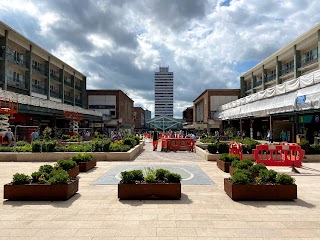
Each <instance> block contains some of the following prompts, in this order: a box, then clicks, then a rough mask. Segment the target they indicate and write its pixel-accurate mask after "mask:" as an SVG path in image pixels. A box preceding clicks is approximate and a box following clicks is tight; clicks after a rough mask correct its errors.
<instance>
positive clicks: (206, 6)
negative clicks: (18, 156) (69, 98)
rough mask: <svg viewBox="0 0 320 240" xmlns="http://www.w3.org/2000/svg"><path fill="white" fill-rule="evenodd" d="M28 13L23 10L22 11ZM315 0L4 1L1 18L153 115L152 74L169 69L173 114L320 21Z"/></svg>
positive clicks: (98, 85)
mask: <svg viewBox="0 0 320 240" xmlns="http://www.w3.org/2000/svg"><path fill="white" fill-rule="evenodd" d="M26 9H28V11H26ZM318 9H320V2H319V1H316V0H309V1H307V0H286V1H285V0H280V1H279V0H277V1H276V0H270V1H256V0H207V1H194V0H184V1H180V0H153V1H149V0H130V1H123V0H119V1H112V0H83V1H78V0H55V1H51V0H42V1H36V0H10V1H7V0H3V1H1V2H0V10H1V11H0V18H1V19H2V20H3V21H4V22H5V23H6V24H7V25H9V26H11V27H12V28H14V29H15V30H17V31H18V32H20V33H22V34H23V35H25V36H26V37H28V38H29V39H31V40H32V41H34V42H36V43H37V44H38V45H40V46H41V47H43V48H44V49H47V50H48V51H50V52H52V53H53V54H54V55H56V56H57V57H59V58H61V59H62V60H63V61H65V62H67V63H68V64H70V65H71V66H73V67H75V68H76V69H78V70H79V71H80V72H82V73H84V74H85V75H86V76H87V87H88V88H89V89H122V90H123V91H124V92H126V93H127V94H128V95H129V97H131V98H132V99H133V100H134V101H135V105H136V106H142V107H144V108H148V109H149V110H151V111H154V105H153V104H154V72H155V71H157V70H158V66H169V67H170V71H173V72H174V100H175V103H174V111H175V112H174V115H175V117H178V118H181V117H182V110H183V108H187V107H189V106H191V105H192V101H193V100H194V99H196V98H197V97H198V96H199V94H201V93H202V92H203V91H204V90H205V89H223V88H239V76H240V75H241V74H242V73H243V72H245V71H247V70H248V69H250V68H251V67H253V66H254V65H255V64H257V63H258V62H260V61H262V60H263V59H265V58H267V57H268V56H270V55H271V54H273V53H274V52H275V51H277V50H278V49H280V48H281V47H283V46H285V45H286V44H288V43H289V42H291V41H293V40H294V39H295V38H297V37H298V36H299V35H301V34H302V33H304V32H305V31H307V30H308V29H310V28H311V27H312V26H314V25H315V24H316V23H317V22H320V15H319V14H318Z"/></svg>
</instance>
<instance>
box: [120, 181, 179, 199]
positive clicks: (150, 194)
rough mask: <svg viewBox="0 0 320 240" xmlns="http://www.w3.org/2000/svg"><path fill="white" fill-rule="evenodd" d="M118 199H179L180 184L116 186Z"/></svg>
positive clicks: (122, 184) (123, 184) (121, 184)
mask: <svg viewBox="0 0 320 240" xmlns="http://www.w3.org/2000/svg"><path fill="white" fill-rule="evenodd" d="M118 198H119V199H121V200H126V199H180V198H181V183H141V184H125V183H119V184H118Z"/></svg>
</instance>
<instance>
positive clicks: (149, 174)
mask: <svg viewBox="0 0 320 240" xmlns="http://www.w3.org/2000/svg"><path fill="white" fill-rule="evenodd" d="M144 180H145V181H146V182H147V183H154V182H156V171H155V170H154V169H153V168H150V167H148V168H145V177H144Z"/></svg>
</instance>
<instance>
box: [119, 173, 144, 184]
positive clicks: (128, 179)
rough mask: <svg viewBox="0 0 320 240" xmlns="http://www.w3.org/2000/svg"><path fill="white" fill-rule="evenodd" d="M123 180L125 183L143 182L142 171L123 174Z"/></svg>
mask: <svg viewBox="0 0 320 240" xmlns="http://www.w3.org/2000/svg"><path fill="white" fill-rule="evenodd" d="M121 179H122V181H123V183H135V182H141V181H143V179H144V178H143V172H142V170H132V171H123V172H121Z"/></svg>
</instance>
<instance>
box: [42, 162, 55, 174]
mask: <svg viewBox="0 0 320 240" xmlns="http://www.w3.org/2000/svg"><path fill="white" fill-rule="evenodd" d="M52 171H53V166H51V165H49V164H44V165H41V166H40V167H39V172H43V173H48V174H50V173H51V172H52Z"/></svg>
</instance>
